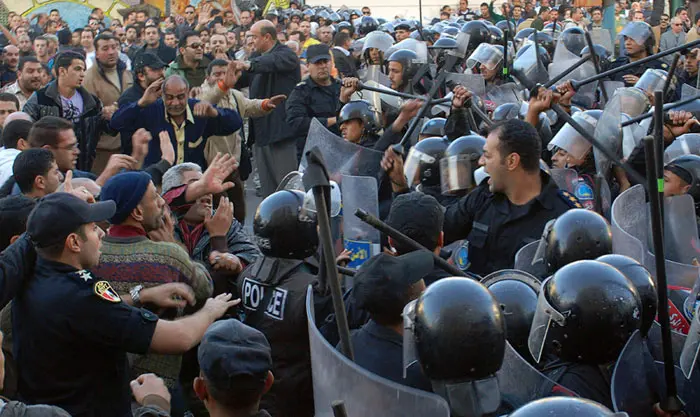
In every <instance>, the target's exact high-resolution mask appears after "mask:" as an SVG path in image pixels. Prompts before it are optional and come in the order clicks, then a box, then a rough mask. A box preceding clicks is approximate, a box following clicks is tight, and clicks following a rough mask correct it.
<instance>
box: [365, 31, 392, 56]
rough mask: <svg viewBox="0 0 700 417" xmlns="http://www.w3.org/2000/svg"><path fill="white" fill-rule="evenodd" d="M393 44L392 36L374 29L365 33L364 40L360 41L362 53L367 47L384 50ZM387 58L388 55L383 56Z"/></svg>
mask: <svg viewBox="0 0 700 417" xmlns="http://www.w3.org/2000/svg"><path fill="white" fill-rule="evenodd" d="M393 44H394V38H392V37H391V35H389V34H388V33H385V32H382V31H380V30H375V31H373V32H370V33H368V34H367V36H365V37H364V42H363V43H362V55H364V54H365V51H366V50H367V48H375V49H379V50H380V51H382V52H386V51H387V50H389V48H391V46H392V45H393ZM385 58H388V56H385Z"/></svg>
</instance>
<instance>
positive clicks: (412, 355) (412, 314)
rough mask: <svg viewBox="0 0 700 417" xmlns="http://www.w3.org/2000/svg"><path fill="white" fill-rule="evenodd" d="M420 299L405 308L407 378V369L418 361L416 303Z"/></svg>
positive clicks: (403, 314) (404, 350) (404, 333)
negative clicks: (415, 330)
mask: <svg viewBox="0 0 700 417" xmlns="http://www.w3.org/2000/svg"><path fill="white" fill-rule="evenodd" d="M417 303H418V300H413V301H411V302H410V303H408V304H406V306H405V307H404V308H403V313H401V315H402V316H403V377H404V378H406V370H407V369H408V368H409V367H410V366H411V365H413V364H414V363H416V362H418V351H417V349H416V337H415V332H414V329H415V326H414V324H415V319H416V304H417Z"/></svg>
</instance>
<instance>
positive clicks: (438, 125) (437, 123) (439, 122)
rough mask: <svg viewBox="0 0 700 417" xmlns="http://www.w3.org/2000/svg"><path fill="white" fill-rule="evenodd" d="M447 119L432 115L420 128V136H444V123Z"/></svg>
mask: <svg viewBox="0 0 700 417" xmlns="http://www.w3.org/2000/svg"><path fill="white" fill-rule="evenodd" d="M446 123H447V119H445V118H443V117H434V118H432V119H430V120H428V121H427V122H425V124H423V127H421V128H420V136H423V137H430V136H445V124H446Z"/></svg>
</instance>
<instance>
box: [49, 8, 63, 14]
mask: <svg viewBox="0 0 700 417" xmlns="http://www.w3.org/2000/svg"><path fill="white" fill-rule="evenodd" d="M53 12H56V13H59V14H60V13H61V12H59V11H58V9H51V10H49V14H51V13H53Z"/></svg>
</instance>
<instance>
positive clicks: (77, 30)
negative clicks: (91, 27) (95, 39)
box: [73, 28, 83, 34]
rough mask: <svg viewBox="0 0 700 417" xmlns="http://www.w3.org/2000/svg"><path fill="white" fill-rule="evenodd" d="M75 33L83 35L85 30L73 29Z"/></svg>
mask: <svg viewBox="0 0 700 417" xmlns="http://www.w3.org/2000/svg"><path fill="white" fill-rule="evenodd" d="M73 33H80V34H82V33H83V28H77V29H73Z"/></svg>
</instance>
